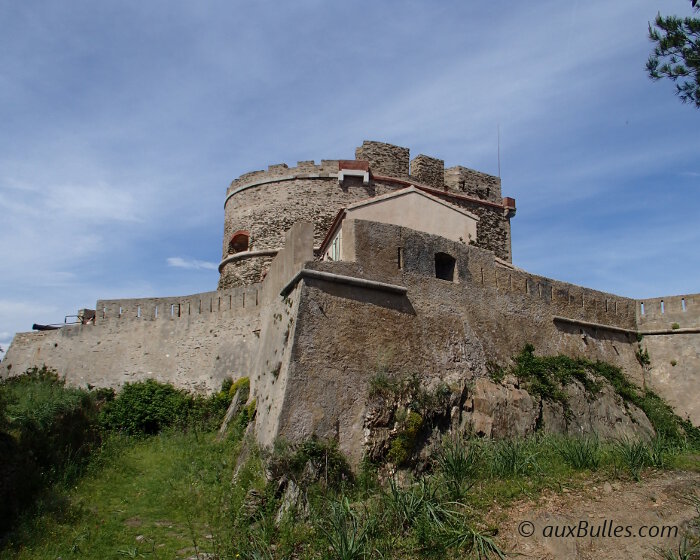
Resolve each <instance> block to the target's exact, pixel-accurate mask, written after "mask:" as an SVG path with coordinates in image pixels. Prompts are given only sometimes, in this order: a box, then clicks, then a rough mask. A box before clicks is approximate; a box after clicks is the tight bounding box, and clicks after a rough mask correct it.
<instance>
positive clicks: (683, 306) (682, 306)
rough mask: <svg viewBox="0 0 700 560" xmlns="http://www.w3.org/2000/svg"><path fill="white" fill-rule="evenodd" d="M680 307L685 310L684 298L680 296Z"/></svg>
mask: <svg viewBox="0 0 700 560" xmlns="http://www.w3.org/2000/svg"><path fill="white" fill-rule="evenodd" d="M681 309H682V310H683V311H685V298H681Z"/></svg>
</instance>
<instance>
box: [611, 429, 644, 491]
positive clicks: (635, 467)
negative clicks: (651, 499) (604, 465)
mask: <svg viewBox="0 0 700 560" xmlns="http://www.w3.org/2000/svg"><path fill="white" fill-rule="evenodd" d="M615 447H616V450H617V454H618V457H619V458H620V461H621V463H622V466H623V467H624V468H626V469H627V470H628V471H629V473H630V475H631V476H632V478H633V479H634V480H635V481H639V475H640V473H641V472H642V469H643V468H644V467H646V466H649V465H650V464H651V457H650V454H649V448H648V446H647V444H646V443H644V442H643V441H632V440H630V439H627V438H625V439H622V440H620V441H619V442H618V443H617V445H616V446H615Z"/></svg>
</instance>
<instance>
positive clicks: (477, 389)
mask: <svg viewBox="0 0 700 560" xmlns="http://www.w3.org/2000/svg"><path fill="white" fill-rule="evenodd" d="M564 392H565V394H566V395H567V405H568V408H566V409H565V408H564V406H563V405H562V404H561V403H559V402H556V401H549V400H541V399H540V398H539V397H533V396H531V395H530V394H529V393H528V392H527V391H526V390H525V389H518V388H516V387H514V386H512V385H503V384H500V383H495V382H494V381H492V380H490V379H484V378H482V379H477V380H476V381H475V383H474V385H473V387H472V389H471V391H470V394H469V397H468V398H467V401H466V402H465V405H464V410H463V413H462V426H461V429H462V430H464V431H469V432H471V433H474V434H475V435H477V436H485V437H493V438H507V437H516V436H528V435H530V434H532V433H534V432H535V431H536V430H537V429H539V428H541V429H542V430H543V431H544V432H547V433H559V434H569V435H574V436H576V435H581V436H582V435H593V434H595V435H597V436H598V437H600V438H601V439H605V440H610V439H617V438H625V437H627V438H633V439H636V438H643V439H649V438H650V437H652V436H653V435H654V429H653V428H652V426H651V424H650V422H649V420H648V419H647V417H646V415H645V414H644V413H643V412H642V411H641V410H640V409H638V408H637V407H636V406H634V405H632V404H628V403H624V402H623V400H622V399H621V398H620V396H619V395H617V394H616V393H615V391H614V389H613V388H612V387H611V386H610V385H608V384H605V385H604V386H603V388H602V389H601V391H600V392H599V393H597V394H596V395H595V396H592V395H590V394H587V393H586V391H585V389H584V388H583V386H582V385H581V384H580V383H578V382H577V381H572V382H571V383H569V384H568V385H567V386H566V387H564Z"/></svg>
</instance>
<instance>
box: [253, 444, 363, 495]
mask: <svg viewBox="0 0 700 560" xmlns="http://www.w3.org/2000/svg"><path fill="white" fill-rule="evenodd" d="M267 468H268V470H269V472H270V475H271V477H272V478H273V479H276V480H279V479H281V478H283V477H285V476H286V477H288V478H290V479H291V480H294V481H295V482H296V483H297V484H298V485H299V486H302V487H307V486H309V485H310V484H312V483H314V482H316V481H317V480H323V481H324V482H325V484H326V486H328V487H332V488H339V487H340V486H342V484H343V483H344V482H345V481H352V479H353V475H352V470H351V469H350V465H349V464H348V462H347V459H346V458H345V456H344V455H343V454H342V452H341V451H340V450H339V449H338V444H337V442H335V441H324V440H321V439H319V438H317V437H316V436H312V437H311V438H310V439H307V440H306V441H303V442H301V443H296V444H292V443H289V442H287V441H285V440H283V439H280V438H278V439H277V440H276V441H275V445H274V448H273V451H272V454H271V456H270V457H269V458H268V462H267Z"/></svg>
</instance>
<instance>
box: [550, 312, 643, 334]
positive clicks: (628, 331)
mask: <svg viewBox="0 0 700 560" xmlns="http://www.w3.org/2000/svg"><path fill="white" fill-rule="evenodd" d="M552 319H553V320H554V322H557V321H559V322H561V323H570V324H572V325H579V326H582V327H590V328H594V329H605V330H608V331H613V332H621V333H626V334H637V330H636V329H625V328H624V327H615V326H613V325H604V324H603V323H592V322H590V321H582V320H581V319H571V318H569V317H562V316H560V315H554V316H553V317H552Z"/></svg>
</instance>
